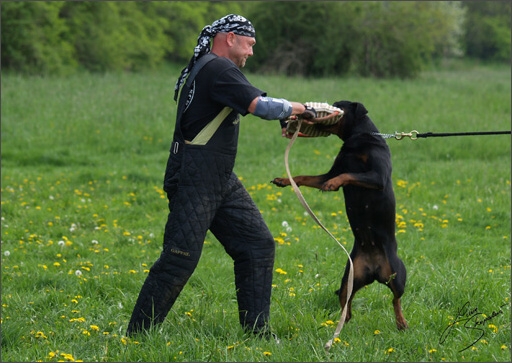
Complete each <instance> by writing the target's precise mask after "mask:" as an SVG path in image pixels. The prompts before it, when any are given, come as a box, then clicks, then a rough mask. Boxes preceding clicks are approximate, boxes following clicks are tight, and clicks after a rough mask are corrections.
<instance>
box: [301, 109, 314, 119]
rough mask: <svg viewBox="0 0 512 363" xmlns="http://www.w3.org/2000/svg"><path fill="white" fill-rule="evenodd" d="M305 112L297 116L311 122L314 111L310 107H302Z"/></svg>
mask: <svg viewBox="0 0 512 363" xmlns="http://www.w3.org/2000/svg"><path fill="white" fill-rule="evenodd" d="M304 107H305V110H304V112H303V113H301V114H300V115H299V117H300V118H302V119H303V120H313V119H314V118H316V110H315V109H314V108H313V107H311V106H306V105H304Z"/></svg>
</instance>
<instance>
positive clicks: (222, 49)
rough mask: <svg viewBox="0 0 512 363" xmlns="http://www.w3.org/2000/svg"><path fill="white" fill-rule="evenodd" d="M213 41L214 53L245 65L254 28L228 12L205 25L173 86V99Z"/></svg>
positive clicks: (254, 42)
mask: <svg viewBox="0 0 512 363" xmlns="http://www.w3.org/2000/svg"><path fill="white" fill-rule="evenodd" d="M212 38H213V39H214V41H213V47H214V50H215V54H217V55H219V56H221V57H226V58H229V59H231V60H232V61H233V62H234V63H235V64H236V65H237V66H238V67H240V68H241V67H243V66H245V61H246V60H247V58H248V57H250V56H251V55H252V54H253V53H252V47H253V46H254V44H256V39H255V38H256V30H255V29H254V26H253V25H252V23H251V22H250V21H249V20H247V19H246V18H244V17H243V16H241V15H236V14H229V15H226V16H224V17H222V18H220V19H218V20H216V21H214V22H213V23H212V24H211V25H207V26H205V27H204V28H203V30H202V31H201V34H200V35H199V37H198V38H197V46H196V47H195V48H194V55H193V56H192V59H190V62H189V64H188V66H187V67H185V68H184V69H183V70H182V71H181V75H180V77H179V78H178V81H177V82H176V86H175V99H176V97H177V94H178V91H179V88H180V87H181V85H182V84H183V82H184V81H185V78H186V76H187V75H188V73H189V72H190V70H191V69H192V67H193V66H194V64H195V63H196V62H197V60H198V59H199V58H201V57H202V56H203V55H205V54H207V53H210V51H211V49H210V41H211V40H212Z"/></svg>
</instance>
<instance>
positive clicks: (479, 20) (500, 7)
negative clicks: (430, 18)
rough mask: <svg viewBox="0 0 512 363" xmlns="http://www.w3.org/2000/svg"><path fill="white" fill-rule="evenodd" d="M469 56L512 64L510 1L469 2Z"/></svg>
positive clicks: (466, 34) (466, 5)
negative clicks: (511, 60) (511, 53)
mask: <svg viewBox="0 0 512 363" xmlns="http://www.w3.org/2000/svg"><path fill="white" fill-rule="evenodd" d="M464 6H465V7H466V8H467V9H468V19H467V26H466V27H465V34H464V35H465V42H464V44H465V45H466V53H467V55H468V56H470V57H472V58H478V59H483V60H490V61H505V62H509V61H510V37H511V34H510V23H511V16H512V13H511V8H512V6H511V4H510V2H509V1H467V2H464Z"/></svg>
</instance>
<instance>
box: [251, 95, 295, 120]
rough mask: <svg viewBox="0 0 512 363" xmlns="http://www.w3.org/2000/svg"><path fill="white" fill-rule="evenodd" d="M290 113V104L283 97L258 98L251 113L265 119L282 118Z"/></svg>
mask: <svg viewBox="0 0 512 363" xmlns="http://www.w3.org/2000/svg"><path fill="white" fill-rule="evenodd" d="M291 114H292V105H291V103H290V102H289V101H287V100H285V99H284V98H272V97H262V96H260V97H259V98H258V103H256V109H255V110H254V112H253V115H255V116H258V117H261V118H263V119H265V120H283V119H286V118H287V117H288V116H290V115H291Z"/></svg>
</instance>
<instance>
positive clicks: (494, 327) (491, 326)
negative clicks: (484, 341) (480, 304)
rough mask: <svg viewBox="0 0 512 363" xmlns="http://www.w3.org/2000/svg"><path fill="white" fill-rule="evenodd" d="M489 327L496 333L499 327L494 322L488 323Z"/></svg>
mask: <svg viewBox="0 0 512 363" xmlns="http://www.w3.org/2000/svg"><path fill="white" fill-rule="evenodd" d="M488 327H489V329H491V330H492V332H493V333H494V334H496V333H497V332H498V327H497V326H496V325H494V324H489V325H488Z"/></svg>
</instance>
